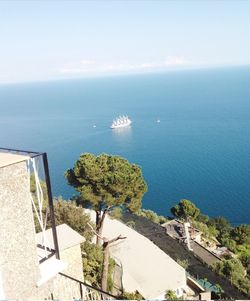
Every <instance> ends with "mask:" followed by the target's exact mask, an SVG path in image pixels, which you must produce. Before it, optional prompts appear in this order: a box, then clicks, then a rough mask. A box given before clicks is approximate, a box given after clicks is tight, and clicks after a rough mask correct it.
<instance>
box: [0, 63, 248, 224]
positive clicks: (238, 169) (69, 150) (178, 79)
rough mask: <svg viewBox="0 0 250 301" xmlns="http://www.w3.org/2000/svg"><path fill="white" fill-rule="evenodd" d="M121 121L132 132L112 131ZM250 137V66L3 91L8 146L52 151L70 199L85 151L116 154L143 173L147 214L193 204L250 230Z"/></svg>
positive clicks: (58, 188) (58, 191)
mask: <svg viewBox="0 0 250 301" xmlns="http://www.w3.org/2000/svg"><path fill="white" fill-rule="evenodd" d="M120 114H127V115H128V116H129V117H131V119H132V120H133V125H132V127H131V128H127V129H124V130H122V131H115V130H111V129H109V126H110V124H111V122H112V119H113V118H114V117H116V116H117V115H120ZM158 118H159V119H160V120H161V122H160V123H157V122H156V120H157V119H158ZM93 125H96V127H95V128H94V127H93ZM249 138H250V68H232V69H229V68H228V69H224V70H223V69H217V70H205V71H185V72H172V73H168V74H154V75H152V74H151V75H136V76H135V75H134V76H124V77H109V78H98V79H84V80H68V81H57V82H56V81H55V82H46V83H45V82H44V83H32V84H19V85H6V86H0V144H1V145H2V146H3V147H12V148H19V149H29V150H35V151H46V152H48V156H49V164H50V172H51V178H52V185H53V193H54V195H62V196H64V197H65V198H68V197H70V196H71V195H72V193H73V192H74V191H73V189H71V188H70V187H68V186H67V184H66V181H65V179H64V177H63V173H64V171H65V170H66V169H67V168H69V167H72V166H73V164H74V161H75V160H76V159H77V158H78V156H79V155H80V154H81V153H83V152H92V153H95V154H99V153H102V152H107V153H111V154H117V155H121V156H124V157H126V158H127V159H128V160H130V161H131V162H134V163H137V164H139V165H141V167H142V170H143V175H144V177H145V179H146V181H147V183H148V187H149V190H148V192H147V193H146V195H145V197H144V199H143V207H144V208H149V209H152V210H154V211H156V212H158V213H160V214H164V215H169V214H170V211H169V209H170V208H171V206H173V205H174V204H176V203H177V202H179V200H180V199H182V198H187V199H190V200H192V201H193V202H195V203H196V204H197V206H198V207H199V208H201V210H202V211H203V212H204V213H205V214H208V215H210V216H218V215H223V216H226V217H227V218H229V219H230V221H231V222H232V223H250V139H249Z"/></svg>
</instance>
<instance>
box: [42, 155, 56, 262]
mask: <svg viewBox="0 0 250 301" xmlns="http://www.w3.org/2000/svg"><path fill="white" fill-rule="evenodd" d="M42 156H43V164H44V173H45V181H46V186H47V192H48V200H49V209H50V218H51V227H52V234H53V240H54V245H55V251H56V258H57V259H60V255H59V246H58V240H57V234H56V222H55V214H54V205H53V197H52V190H51V184H50V176H49V165H48V158H47V154H46V153H43V154H42Z"/></svg>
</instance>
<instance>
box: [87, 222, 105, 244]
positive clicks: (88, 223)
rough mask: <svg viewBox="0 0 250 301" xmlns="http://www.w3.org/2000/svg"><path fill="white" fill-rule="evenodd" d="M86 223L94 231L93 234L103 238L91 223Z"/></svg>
mask: <svg viewBox="0 0 250 301" xmlns="http://www.w3.org/2000/svg"><path fill="white" fill-rule="evenodd" d="M87 225H88V226H89V227H90V229H91V230H92V231H93V232H94V234H95V235H96V236H97V237H99V238H100V239H102V240H104V237H102V236H100V235H99V234H98V233H97V232H96V231H95V229H94V228H93V227H92V225H91V224H90V223H87Z"/></svg>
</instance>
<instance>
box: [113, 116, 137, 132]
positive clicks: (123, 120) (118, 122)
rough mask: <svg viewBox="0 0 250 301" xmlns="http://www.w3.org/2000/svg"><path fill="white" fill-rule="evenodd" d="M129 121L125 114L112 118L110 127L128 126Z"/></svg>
mask: <svg viewBox="0 0 250 301" xmlns="http://www.w3.org/2000/svg"><path fill="white" fill-rule="evenodd" d="M131 123H132V121H131V120H130V119H129V118H128V116H127V115H126V116H125V115H122V116H119V117H117V118H116V119H114V120H113V123H112V124H111V126H110V127H111V129H116V128H121V127H126V126H129V125H130V124H131Z"/></svg>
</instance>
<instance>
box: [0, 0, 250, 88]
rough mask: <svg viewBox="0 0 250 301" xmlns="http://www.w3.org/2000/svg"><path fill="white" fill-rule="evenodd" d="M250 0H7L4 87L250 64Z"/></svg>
mask: <svg viewBox="0 0 250 301" xmlns="http://www.w3.org/2000/svg"><path fill="white" fill-rule="evenodd" d="M249 16H250V1H239V0H237V1H188V0H185V1H178V0H176V1H167V0H166V1H164V0H162V1H157V0H154V1H149V0H147V1H143V0H139V1H132V0H130V1H101V0H100V1H87V0H82V1H80V0H78V1H56V0H54V1H44V0H43V1H42V0H40V1H38V0H37V1H31V0H29V1H22V0H17V1H13V0H12V1H4V0H1V1H0V41H1V45H0V54H1V55H0V83H5V82H19V81H34V80H35V81H36V80H50V79H60V78H74V77H86V76H96V75H98V76H99V75H110V74H126V73H138V72H139V73H145V72H156V71H169V70H179V69H186V68H191V69H192V68H210V67H216V66H232V65H249V64H250V17H249Z"/></svg>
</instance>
